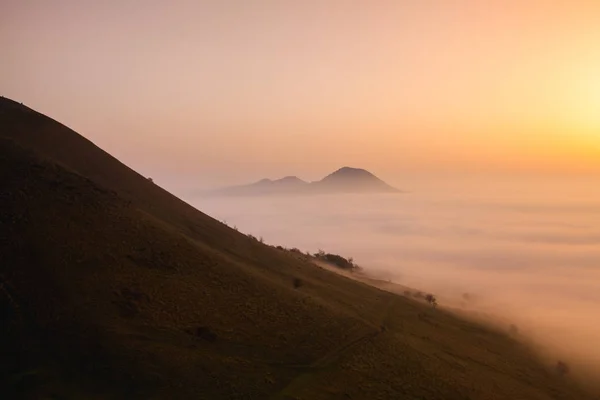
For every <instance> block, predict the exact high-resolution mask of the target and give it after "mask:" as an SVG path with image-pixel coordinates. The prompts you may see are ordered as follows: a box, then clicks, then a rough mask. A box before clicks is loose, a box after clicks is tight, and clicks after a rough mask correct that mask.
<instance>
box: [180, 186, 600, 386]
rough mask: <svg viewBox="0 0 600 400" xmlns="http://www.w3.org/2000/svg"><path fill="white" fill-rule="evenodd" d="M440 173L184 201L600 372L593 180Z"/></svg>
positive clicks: (599, 211)
mask: <svg viewBox="0 0 600 400" xmlns="http://www.w3.org/2000/svg"><path fill="white" fill-rule="evenodd" d="M438 183H439V185H433V184H432V185H429V186H427V185H422V187H420V188H413V187H407V186H406V185H404V186H402V185H398V186H399V187H401V188H403V189H406V190H408V191H409V193H405V194H399V195H398V194H394V195H331V196H329V195H327V196H314V197H237V198H236V197H233V198H232V197H229V198H223V197H221V198H200V197H195V198H188V201H190V202H191V203H192V204H193V205H194V206H196V207H197V208H198V209H200V210H202V211H204V212H206V213H208V214H210V215H212V216H214V217H216V218H218V219H220V220H225V221H226V222H227V223H228V224H229V225H230V226H234V225H235V226H237V227H238V228H239V230H240V231H242V232H245V233H252V234H254V235H255V236H262V237H263V238H264V240H265V242H266V243H269V244H275V245H282V246H287V247H298V248H299V249H301V250H303V251H306V250H309V251H311V252H315V251H317V250H318V249H323V250H325V251H327V252H333V253H339V254H341V255H344V256H346V257H348V256H352V257H354V259H355V261H356V262H357V263H358V264H359V265H361V266H362V267H363V268H364V269H365V270H366V271H367V272H371V273H373V274H377V275H378V276H380V277H384V278H387V279H391V280H392V281H394V282H397V283H400V284H403V285H407V286H412V287H415V288H419V289H422V290H424V291H429V292H433V293H435V294H436V295H437V296H438V298H439V302H440V305H442V306H444V305H446V306H450V307H461V308H463V309H466V310H471V311H473V312H476V313H477V314H479V315H485V316H494V319H495V321H497V322H498V323H499V324H500V326H503V327H505V328H508V327H509V326H510V324H514V325H516V326H517V327H518V330H519V332H520V335H521V336H522V337H523V338H526V339H534V340H535V342H536V343H537V344H538V345H541V346H542V347H543V348H544V349H545V350H544V351H543V353H544V354H545V355H550V356H551V357H556V358H558V357H560V358H561V359H565V361H567V362H569V363H570V364H571V365H573V367H572V369H573V370H575V369H577V368H579V369H580V370H581V371H583V370H585V372H593V371H596V372H598V371H600V346H598V342H597V341H598V340H599V339H600V191H599V190H597V189H596V187H595V186H594V185H593V182H584V181H578V182H573V181H572V180H563V181H562V182H558V181H556V182H547V181H541V180H530V181H525V180H523V181H519V182H518V183H517V182H514V181H513V182H511V181H510V180H508V181H504V182H489V181H479V182H478V183H474V182H471V184H466V183H464V182H458V181H454V182H448V181H446V182H444V184H442V181H440V182H438ZM598 186H600V185H598ZM465 293H468V294H469V295H468V296H467V295H465ZM599 375H600V374H599Z"/></svg>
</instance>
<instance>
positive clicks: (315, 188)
mask: <svg viewBox="0 0 600 400" xmlns="http://www.w3.org/2000/svg"><path fill="white" fill-rule="evenodd" d="M205 193H207V194H209V195H224V196H260V195H277V194H286V195H310V194H331V193H347V194H349V193H373V194H374V193H402V191H401V190H399V189H396V188H394V187H392V186H391V185H389V184H387V183H386V182H384V181H383V180H381V179H380V178H378V177H377V176H375V175H374V174H373V173H371V172H369V171H367V170H366V169H362V168H354V167H347V166H346V167H341V168H339V169H337V170H336V171H334V172H332V173H330V174H328V175H326V176H325V177H324V178H322V179H321V180H318V181H313V182H307V181H304V180H302V179H300V178H298V177H297V176H286V177H283V178H280V179H275V180H271V179H268V178H264V179H261V180H259V181H258V182H255V183H251V184H246V185H237V186H229V187H225V188H221V189H217V190H211V191H208V192H205Z"/></svg>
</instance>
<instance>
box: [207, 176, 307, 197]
mask: <svg viewBox="0 0 600 400" xmlns="http://www.w3.org/2000/svg"><path fill="white" fill-rule="evenodd" d="M309 185H310V184H309V183H308V182H305V181H303V180H302V179H300V178H298V177H297V176H286V177H285V178H281V179H276V180H271V179H261V180H260V181H258V182H255V183H251V184H249V185H240V186H231V187H227V188H224V189H220V190H216V191H214V192H211V193H213V194H219V195H227V196H252V195H264V194H275V193H280V194H286V193H289V194H294V193H299V192H302V191H303V190H305V189H306V188H307V187H308V186H309Z"/></svg>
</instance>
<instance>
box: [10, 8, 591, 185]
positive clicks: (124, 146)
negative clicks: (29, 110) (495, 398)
mask: <svg viewBox="0 0 600 400" xmlns="http://www.w3.org/2000/svg"><path fill="white" fill-rule="evenodd" d="M49 3H50V2H47V1H42V0H38V1H33V0H30V1H19V0H8V1H6V0H5V1H3V2H2V3H1V5H0V7H1V9H0V11H1V12H0V50H1V54H2V62H1V63H0V94H2V95H4V96H7V97H11V98H14V99H16V100H19V101H23V102H24V103H25V104H28V105H30V106H32V107H34V108H36V109H38V110H40V111H42V112H44V113H46V114H48V115H50V116H52V117H54V118H55V119H58V120H59V121H61V122H64V123H66V124H67V125H69V126H71V127H73V128H74V129H75V130H77V131H78V132H80V133H82V134H83V135H85V136H86V137H88V138H90V139H91V140H92V141H94V142H95V143H97V144H98V145H100V146H102V147H104V148H105V149H107V150H108V151H109V152H112V153H113V154H115V155H116V156H117V157H119V158H121V159H122V160H123V161H125V162H126V163H127V164H129V165H131V166H133V167H134V168H138V169H141V170H142V171H143V172H144V173H148V174H153V175H156V176H163V177H167V178H168V177H170V176H175V175H176V174H177V175H180V176H185V177H190V178H192V177H199V178H198V179H199V180H200V181H206V182H209V181H211V180H212V181H214V179H222V180H223V182H225V181H227V182H229V181H240V180H241V181H244V180H247V179H251V180H253V179H255V178H256V179H258V178H260V177H263V176H269V177H278V176H283V175H288V174H297V175H300V176H302V177H305V178H307V179H316V178H318V177H320V176H321V175H323V174H325V173H327V172H329V171H330V170H333V169H335V168H338V167H341V166H343V165H352V166H358V167H364V168H367V169H372V170H374V172H378V173H380V174H382V175H386V174H388V175H390V174H403V173H413V172H418V171H437V170H440V171H447V170H457V171H468V170H479V171H488V170H489V171H511V172H514V171H534V172H540V171H541V172H544V173H548V174H554V173H569V172H575V173H583V172H599V171H600V28H599V27H600V1H595V0H590V1H583V0H580V1H568V0H564V1H551V0H547V1H537V0H529V1H517V0H502V1H501V0H498V1H492V0H490V1H479V0H463V1H460V0H458V1H452V2H450V1H446V0H438V1H435V0H423V1H421V0H419V1H416V0H415V1H408V0H407V1H400V0H397V1H385V0H379V1H368V2H367V1H342V0H339V1H335V0H331V1H324V0H323V1H317V0H313V1H310V0H309V1H285V0H281V1H276V0H272V1H266V0H265V1H259V0H254V1H253V0H238V1H234V0H231V1H210V2H209V1H173V2H171V1H157V0H146V1H102V2H96V1H80V0H70V1H69V0H62V1H61V0H57V1H53V2H52V5H50V4H49Z"/></svg>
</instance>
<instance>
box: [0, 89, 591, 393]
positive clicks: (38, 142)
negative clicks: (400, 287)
mask: <svg viewBox="0 0 600 400" xmlns="http://www.w3.org/2000/svg"><path fill="white" fill-rule="evenodd" d="M0 189H1V190H0V210H1V214H0V254H1V255H2V263H0V315H1V317H2V324H1V327H0V329H1V330H2V331H1V337H2V341H1V342H0V343H1V344H0V352H1V354H0V357H1V358H2V360H3V362H2V363H1V364H0V385H1V387H0V395H1V396H2V398H3V399H4V398H6V399H12V398H30V399H41V398H47V399H50V398H53V399H81V398H86V399H106V398H110V399H132V398H133V399H158V398H165V399H269V398H270V399H401V398H402V399H404V398H406V399H445V400H447V399H467V398H469V399H578V400H579V399H587V398H590V397H588V396H587V395H586V394H585V393H583V392H582V391H581V390H580V389H578V388H577V387H576V386H575V385H574V384H573V383H571V382H570V381H569V379H568V378H560V377H558V375H556V374H555V373H554V372H553V371H552V370H551V369H550V368H547V367H546V366H544V365H541V364H539V363H538V362H537V361H536V360H535V358H534V357H533V356H532V355H531V354H530V353H529V352H528V351H527V350H526V349H524V348H523V347H521V346H520V345H518V344H517V343H516V342H514V341H513V340H511V339H510V338H508V337H507V336H506V335H504V334H501V333H497V332H494V331H491V330H489V329H486V328H484V327H481V326H478V325H476V324H473V323H471V322H467V321H463V320H460V319H458V318H456V317H454V316H452V315H450V314H447V313H445V312H444V311H443V310H440V309H432V308H430V307H427V306H425V305H423V304H421V303H418V302H414V301H412V300H409V299H406V298H404V297H401V296H397V295H394V294H392V293H388V292H385V291H381V290H378V289H376V288H374V287H372V286H368V285H366V284H364V283H360V282H357V281H354V280H351V279H348V278H345V277H342V276H340V275H337V274H335V273H333V272H331V271H328V270H326V269H323V268H319V267H317V266H315V265H314V264H312V263H310V262H308V261H306V259H304V258H302V257H300V256H297V255H295V254H291V253H289V252H286V251H281V250H277V249H275V248H274V247H270V246H267V245H264V244H261V243H259V242H258V241H256V240H254V239H252V238H249V237H247V236H245V235H243V234H241V233H238V232H236V231H235V230H233V229H230V228H229V227H227V226H225V225H223V224H221V223H219V222H217V221H216V220H214V219H212V218H211V217H209V216H207V215H205V214H203V213H202V212H200V211H198V210H195V209H194V208H192V207H191V206H189V205H187V204H186V203H184V202H182V201H181V200H179V199H177V198H176V197H174V196H173V195H171V194H169V193H168V192H166V191H164V190H163V189H161V188H160V187H159V186H157V185H155V184H154V183H152V182H151V181H149V180H148V179H146V178H144V177H143V176H141V175H139V174H137V173H136V172H135V171H133V170H131V169H130V168H128V167H127V166H125V165H124V164H122V163H120V162H119V161H118V160H116V159H115V158H113V157H111V156H110V155H109V154H107V153H105V152H104V151H102V150H101V149H100V148H98V147H96V146H95V145H94V144H93V143H91V142H90V141H88V140H86V139H85V138H83V137H82V136H80V135H78V134H77V133H75V132H74V131H72V130H70V129H69V128H67V127H65V126H63V125H61V124H59V123H58V122H56V121H54V120H52V119H50V118H48V117H46V116H44V115H42V114H39V113H37V112H35V111H33V110H30V109H28V108H26V107H24V106H21V105H19V104H18V103H15V102H13V101H11V100H8V99H4V98H0ZM292 228H293V227H290V229H292Z"/></svg>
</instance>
